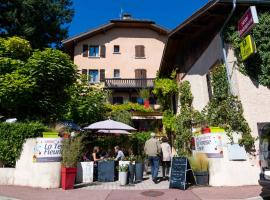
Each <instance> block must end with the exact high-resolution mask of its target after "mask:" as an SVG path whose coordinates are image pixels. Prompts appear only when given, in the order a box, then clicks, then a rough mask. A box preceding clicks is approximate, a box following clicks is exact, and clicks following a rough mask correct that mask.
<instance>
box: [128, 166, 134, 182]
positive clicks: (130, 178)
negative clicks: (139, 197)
mask: <svg viewBox="0 0 270 200" xmlns="http://www.w3.org/2000/svg"><path fill="white" fill-rule="evenodd" d="M128 172H129V176H128V183H129V184H133V183H134V177H135V165H134V164H129V166H128Z"/></svg>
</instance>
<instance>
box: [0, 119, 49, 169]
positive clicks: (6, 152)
mask: <svg viewBox="0 0 270 200" xmlns="http://www.w3.org/2000/svg"><path fill="white" fill-rule="evenodd" d="M46 130H47V127H46V126H44V125H43V124H41V123H39V122H24V123H22V122H19V123H5V122H4V123H0V160H1V161H2V162H3V164H4V166H5V167H15V164H16V160H17V159H18V158H19V157H20V155H21V151H22V147H23V143H24V142H25V140H26V139H27V138H35V137H40V136H42V132H44V131H46Z"/></svg>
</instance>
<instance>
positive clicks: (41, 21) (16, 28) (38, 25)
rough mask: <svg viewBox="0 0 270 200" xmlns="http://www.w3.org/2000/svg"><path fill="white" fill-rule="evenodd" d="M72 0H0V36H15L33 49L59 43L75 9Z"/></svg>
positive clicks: (66, 31) (65, 33)
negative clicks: (23, 39)
mask: <svg viewBox="0 0 270 200" xmlns="http://www.w3.org/2000/svg"><path fill="white" fill-rule="evenodd" d="M71 6H72V1H71V0H0V13H1V15H0V35H1V36H13V35H18V36H21V37H24V38H26V39H27V40H29V41H30V43H31V45H32V47H33V48H44V47H50V46H51V45H56V46H59V45H60V42H61V40H63V39H64V38H66V37H67V33H68V27H67V24H68V23H70V22H71V20H72V17H73V14H74V11H73V9H72V8H71Z"/></svg>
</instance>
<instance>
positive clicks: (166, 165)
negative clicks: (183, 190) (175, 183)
mask: <svg viewBox="0 0 270 200" xmlns="http://www.w3.org/2000/svg"><path fill="white" fill-rule="evenodd" d="M161 141H162V143H161V150H162V162H161V163H162V176H163V179H166V178H168V177H169V173H170V166H171V158H172V150H171V146H170V144H169V143H168V138H167V137H163V138H162V139H161Z"/></svg>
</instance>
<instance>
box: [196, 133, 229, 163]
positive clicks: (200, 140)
mask: <svg viewBox="0 0 270 200" xmlns="http://www.w3.org/2000/svg"><path fill="white" fill-rule="evenodd" d="M221 134H224V133H207V134H201V135H198V136H195V137H194V140H195V151H196V152H197V153H205V154H206V155H207V157H208V158H223V148H222V137H221Z"/></svg>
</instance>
